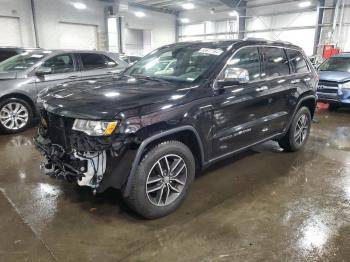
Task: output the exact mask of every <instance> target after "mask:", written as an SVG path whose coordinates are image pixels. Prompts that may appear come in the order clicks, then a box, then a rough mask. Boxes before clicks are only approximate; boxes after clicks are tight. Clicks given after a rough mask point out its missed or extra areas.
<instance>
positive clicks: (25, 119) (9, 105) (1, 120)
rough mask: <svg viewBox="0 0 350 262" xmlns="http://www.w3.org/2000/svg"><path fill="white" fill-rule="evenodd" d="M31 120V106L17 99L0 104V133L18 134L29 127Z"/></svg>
mask: <svg viewBox="0 0 350 262" xmlns="http://www.w3.org/2000/svg"><path fill="white" fill-rule="evenodd" d="M32 119H33V111H32V108H31V106H30V105H29V104H28V103H27V102H26V101H24V100H23V99H19V98H8V99H5V100H3V101H1V102H0V131H1V132H3V133H7V134H14V133H19V132H21V131H23V130H25V129H26V128H28V127H29V125H30V124H31V121H32Z"/></svg>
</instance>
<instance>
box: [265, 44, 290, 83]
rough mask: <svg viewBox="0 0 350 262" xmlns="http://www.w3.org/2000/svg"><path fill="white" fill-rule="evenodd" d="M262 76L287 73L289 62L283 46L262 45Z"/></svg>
mask: <svg viewBox="0 0 350 262" xmlns="http://www.w3.org/2000/svg"><path fill="white" fill-rule="evenodd" d="M263 55H264V66H263V74H262V76H264V77H278V76H284V75H289V62H288V59H287V56H286V53H285V52H284V49H283V48H277V47H264V48H263Z"/></svg>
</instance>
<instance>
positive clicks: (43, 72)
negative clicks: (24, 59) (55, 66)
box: [35, 66, 52, 76]
mask: <svg viewBox="0 0 350 262" xmlns="http://www.w3.org/2000/svg"><path fill="white" fill-rule="evenodd" d="M51 73H52V68H51V67H44V66H41V67H39V68H38V70H36V72H35V74H36V75H37V76H44V75H49V74H51Z"/></svg>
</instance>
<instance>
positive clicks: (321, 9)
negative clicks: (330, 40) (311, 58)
mask: <svg viewBox="0 0 350 262" xmlns="http://www.w3.org/2000/svg"><path fill="white" fill-rule="evenodd" d="M324 7H325V0H319V1H318V5H317V21H316V23H317V24H316V30H315V40H314V50H313V55H316V54H317V48H318V46H319V44H320V38H321V29H322V24H323V13H324Z"/></svg>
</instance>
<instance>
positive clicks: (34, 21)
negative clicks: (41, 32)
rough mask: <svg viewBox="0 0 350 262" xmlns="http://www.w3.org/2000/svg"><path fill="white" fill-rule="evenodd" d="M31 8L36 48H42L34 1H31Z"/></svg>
mask: <svg viewBox="0 0 350 262" xmlns="http://www.w3.org/2000/svg"><path fill="white" fill-rule="evenodd" d="M30 7H31V9H32V18H33V28H34V39H35V47H40V45H39V37H38V28H37V23H36V15H35V4H34V0H30Z"/></svg>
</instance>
